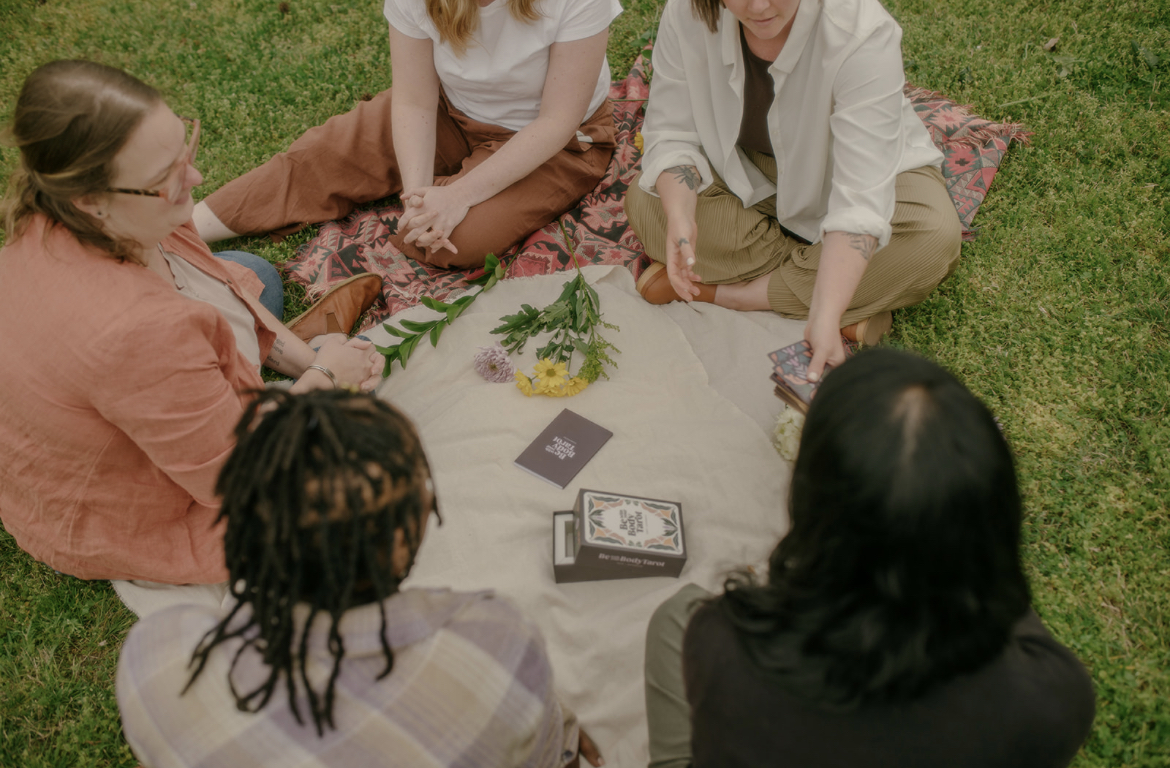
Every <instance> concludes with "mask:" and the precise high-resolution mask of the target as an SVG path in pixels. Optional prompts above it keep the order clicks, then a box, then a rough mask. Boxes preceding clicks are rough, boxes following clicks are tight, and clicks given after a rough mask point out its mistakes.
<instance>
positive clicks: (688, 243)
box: [678, 237, 691, 245]
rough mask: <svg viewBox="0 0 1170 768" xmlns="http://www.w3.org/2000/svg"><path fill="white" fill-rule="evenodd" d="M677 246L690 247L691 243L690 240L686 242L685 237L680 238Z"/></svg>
mask: <svg viewBox="0 0 1170 768" xmlns="http://www.w3.org/2000/svg"><path fill="white" fill-rule="evenodd" d="M678 244H679V245H690V244H691V241H690V240H687V239H686V238H685V237H680V238H679V239H678Z"/></svg>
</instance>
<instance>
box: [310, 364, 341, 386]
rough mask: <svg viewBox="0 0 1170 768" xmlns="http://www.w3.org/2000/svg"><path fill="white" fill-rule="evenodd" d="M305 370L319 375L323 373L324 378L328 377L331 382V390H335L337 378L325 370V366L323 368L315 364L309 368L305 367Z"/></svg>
mask: <svg viewBox="0 0 1170 768" xmlns="http://www.w3.org/2000/svg"><path fill="white" fill-rule="evenodd" d="M305 370H306V371H308V370H314V371H320V372H321V373H323V374H325V375H326V376H328V377H329V380H330V381H331V382H333V388H334V389H337V377H336V376H334V375H333V371H331V370H329V369H328V368H326V367H325V366H323V365H317V364H316V363H313V364H312V365H310V366H307V367H306V368H305Z"/></svg>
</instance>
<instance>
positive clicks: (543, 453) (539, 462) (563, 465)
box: [516, 408, 613, 488]
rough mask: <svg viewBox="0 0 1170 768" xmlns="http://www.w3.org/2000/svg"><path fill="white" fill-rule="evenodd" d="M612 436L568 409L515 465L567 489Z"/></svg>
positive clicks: (525, 451) (561, 413)
mask: <svg viewBox="0 0 1170 768" xmlns="http://www.w3.org/2000/svg"><path fill="white" fill-rule="evenodd" d="M611 437H613V432H610V431H609V430H608V429H606V428H605V427H602V426H599V425H597V424H594V423H593V422H592V421H590V420H589V419H587V418H585V417H584V416H580V415H578V414H576V413H573V412H572V411H570V410H569V409H568V408H566V409H565V410H563V411H561V412H560V415H558V416H557V417H556V418H555V419H553V420H552V423H551V424H549V425H548V426H547V427H545V430H544V431H543V432H541V433H540V435H539V436H538V437H537V438H536V439H535V440H533V441H532V444H531V445H529V446H528V447H527V448H525V449H524V452H523V453H521V454H520V456H519V458H517V459H516V466H518V467H520V468H521V469H524V470H527V471H529V472H531V473H532V474H534V475H536V476H537V477H539V478H540V479H542V480H547V481H549V482H550V483H552V484H553V485H555V486H556V487H558V488H564V487H565V486H567V485H568V484H569V483H570V482H572V481H573V478H574V477H576V476H577V473H578V472H580V471H581V468H582V467H584V466H585V465H586V464H588V463H589V460H590V459H592V458H593V456H594V455H595V454H596V453H597V452H598V451H599V450H601V446H603V445H605V443H606V441H607V440H609V439H610V438H611Z"/></svg>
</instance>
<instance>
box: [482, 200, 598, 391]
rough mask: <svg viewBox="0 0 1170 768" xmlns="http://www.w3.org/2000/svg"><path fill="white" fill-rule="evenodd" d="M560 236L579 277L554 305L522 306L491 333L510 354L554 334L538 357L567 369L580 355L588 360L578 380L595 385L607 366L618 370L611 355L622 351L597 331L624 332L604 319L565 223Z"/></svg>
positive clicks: (578, 374) (595, 294)
mask: <svg viewBox="0 0 1170 768" xmlns="http://www.w3.org/2000/svg"><path fill="white" fill-rule="evenodd" d="M561 236H562V237H563V238H564V240H565V245H566V246H567V247H568V249H569V256H570V258H572V259H573V265H574V266H575V267H576V268H577V276H576V277H575V278H573V279H572V280H570V281H568V282H567V283H565V285H564V288H563V289H562V290H561V295H560V296H559V297H558V298H557V300H556V301H554V302H553V303H552V304H549V305H548V306H547V307H545V308H544V309H539V310H538V309H536V308H534V307H532V306H530V305H528V304H522V305H520V311H519V312H517V313H516V314H513V315H504V316H503V317H501V318H500V323H501V324H500V325H499V326H498V327H497V328H494V329H492V333H495V334H500V335H503V336H504V339H503V341H502V342H501V344H502V345H503V346H504V349H506V350H508V352H519V351H521V350H523V349H524V345H525V344H527V343H528V341H529V340H530V339H532V338H533V337H534V336H538V335H540V334H543V333H551V334H552V336H551V337H550V338H549V340H548V343H547V344H545V345H544V346H543V347H541V348H539V349H538V350H536V356H537V357H539V358H540V359H541V360H548V361H551V362H552V363H564V364H565V365H566V366H568V365H569V363H571V362H572V359H573V353H574V352H580V353H581V354H582V355H584V356H585V361H584V362H583V363H582V364H581V370H579V371H578V372H577V374H576V377H577V378H579V379H581V380H583V381H585V382H586V383H592V382H594V381H596V380H597V378H598V377H599V376H604V377H605V378H607V379H608V378H609V374H608V373H606V372H605V367H606V366H607V365H611V366H613V367H614V368H616V367H617V363H615V362H614V360H613V358H612V357H610V355H609V353H610V352H611V351H612V352H620V351H621V350H619V349H618V348H617V347H615V346H614V345H613V344H611V343H610V342H609V341H607V340H606V339H605V338H604V337H603V336H602V335H601V334H600V333H599V332H598V331H599V328H601V327H604V328H609V329H610V330H614V331H617V330H621V329H619V328H618V327H617V326H616V325H613V324H612V323H607V322H605V321H604V320H602V319H601V299H600V298H598V296H597V291H596V290H595V289H594V288H593V286H591V285H590V284H589V283H588V282H586V281H585V275H584V274H583V273H582V272H581V265H580V263H579V261H578V260H577V255H576V251H575V249H574V248H573V243H572V241H571V240H570V239H569V233H568V231H567V230H566V229H565V225H564V223H563V222H562V223H561Z"/></svg>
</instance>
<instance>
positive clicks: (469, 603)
mask: <svg viewBox="0 0 1170 768" xmlns="http://www.w3.org/2000/svg"><path fill="white" fill-rule="evenodd" d="M385 606H386V620H387V635H388V639H389V642H390V646H391V648H392V649H393V651H394V669H393V671H392V672H391V673H390V674H389V675H388V676H386V677H385V678H383V679H381V680H378V679H377V677H378V675H379V674H381V672H382V671H383V670H384V669H385V663H386V662H385V658H384V657H383V655H382V649H381V645H380V641H379V638H378V634H379V631H380V625H381V617H380V615H379V612H378V606H377V605H366V606H361V607H359V608H355V609H352V610H350V611H348V612H347V613H346V614H345V615H344V616H343V617H342V621H341V623H340V626H339V631H340V633H341V637H342V641H343V642H344V644H345V658H344V659H343V661H342V663H341V670H340V673H339V676H338V678H337V682H336V693H335V697H336V698H335V701H334V704H333V721H334V724H335V725H336V726H337V727H336V730H329V729H328V728H327V729H326V730H325V734H324V736H318V735H317V730H316V728H315V727H314V725H313V722H312V716H311V715H310V713H309V709H308V702H307V700H306V699H305V696H304V692H303V690H301V691H300V697H299V698H300V700H299V701H298V708H299V710H300V713H301V717H302V719H303V720H304V721H305V722H304V724H301V723H298V722H297V721H296V719H295V718H294V716H293V713H292V710H291V709H290V707H289V703H288V694H287V688H286V683H287V681H286V680H284V679H282V680H281V681H280V682H279V683H278V685H277V687H276V690H275V691H274V693H273V695H272V698H271V699H270V700H269V701H268V703H267V705H266V706H265V707H264V708H263V709H261V710H260V711H259V712H256V713H249V712H241V711H239V709H238V708H237V706H236V702H235V699H234V697H233V696H232V693H231V691H230V690H229V687H228V679H227V678H228V669H229V667H230V665H231V663H232V659H233V657H234V656H235V653H236V650H237V649H238V648H239V647H240V645H241V644H242V641H240V640H233V641H231V642H225V643H223V644H221V645H220V646H217V647H216V648H215V649H214V651H213V653H212V654H211V657H210V658H209V660H208V663H207V666H206V668H205V669H204V670H203V672H202V674H201V675H200V676H199V678H198V680H196V682H195V684H194V685H193V686H192V687H191V689H190V690H189V691H187V693H186V694H185V695H182V696H180V691H181V690H182V689H183V686H184V685H186V683H187V679H188V677H189V675H190V670H189V667H188V663H189V662H190V660H191V654H192V651H193V650H194V648H195V646H196V644H197V643H198V642H199V640H200V638H202V637H203V635H204V633H206V632H207V631H208V630H209V629H211V628H212V627H213V626H215V625H216V624H217V623H218V622H219V621H220V620H221V616H222V614H220V613H218V612H216V611H214V610H211V609H208V608H204V607H201V606H192V605H186V606H176V607H174V608H169V609H166V610H164V611H160V612H158V613H156V614H153V615H151V616H148V617H147V618H145V619H144V620H143V621H141V622H140V623H139V624H138V625H137V626H135V627H134V628H133V629H132V630H131V632H130V634H129V636H128V637H127V639H126V644H125V645H124V646H123V648H122V656H121V660H120V662H119V665H118V706H119V708H120V709H121V712H122V720H123V730H124V731H125V734H126V740H127V741H128V742H129V743H130V746H131V748H132V749H133V750H134V753H135V755H136V756H137V757H138V759H140V760H141V761H142V764H143V766H146V768H171V767H172V766H231V767H232V768H249V767H250V766H270V765H280V766H286V767H287V768H291V767H292V766H297V767H298V768H310V767H311V766H346V767H347V768H359V767H360V766H374V765H377V766H411V767H412V768H413V767H414V766H436V767H437V766H468V767H472V766H483V767H484V768H488V767H489V766H490V767H491V768H499V767H500V766H532V768H549V767H551V766H562V765H563V764H564V763H566V762H567V761H568V760H570V759H572V758H573V757H574V756H575V754H576V749H577V739H578V727H577V723H576V718H575V716H574V715H573V714H572V713H571V712H569V711H568V710H567V709H565V708H563V707H562V706H561V704H560V703H559V702H558V700H557V697H556V695H555V692H554V690H553V678H552V668H551V667H550V665H549V660H548V656H547V654H546V652H545V647H544V641H543V639H542V637H541V636H540V633H539V631H538V630H537V628H536V626H535V625H534V624H533V623H532V622H530V621H528V620H527V619H525V618H524V617H523V616H522V615H521V614H520V613H519V611H517V609H516V608H514V607H513V606H512V605H511V604H510V603H508V602H506V601H504V600H502V599H500V598H497V597H494V596H493V595H492V593H490V592H478V593H458V592H451V591H448V590H429V589H425V590H424V589H413V590H406V591H404V592H401V593H398V594H396V595H393V596H391V597H390V598H388V599H387V600H386V602H385ZM304 610H306V609H305V608H304V606H299V607H298V614H297V616H298V617H299V621H298V623H299V622H300V621H303V620H304V616H305V613H304ZM327 630H328V624H327V617H324V616H318V617H317V618H316V619H314V624H313V627H312V629H311V636H310V642H309V652H308V654H307V657H306V663H307V667H308V672H309V676H310V679H311V680H314V681H315V683H316V686H317V688H318V690H320V689H321V687H323V685H324V682H325V681H326V680H327V679H328V674H329V669H330V665H331V662H332V657H331V656H330V655H329V652H328V649H327V646H326V639H327ZM294 647H295V646H294ZM267 671H268V668H267V667H266V666H265V665H264V663H263V661H262V660H261V658H260V657H259V654H257V653H255V652H248V653H245V654H244V655H243V656H241V657H240V659H239V661H238V663H237V664H236V667H235V670H234V671H233V672H232V680H233V682H234V683H235V685H236V688H237V690H238V691H240V692H241V693H244V692H248V691H251V690H253V689H254V688H256V687H257V686H258V685H259V683H260V682H261V681H262V680H263V679H264V678H265V677H266V675H267Z"/></svg>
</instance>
